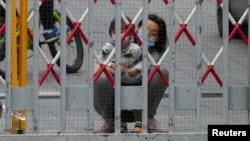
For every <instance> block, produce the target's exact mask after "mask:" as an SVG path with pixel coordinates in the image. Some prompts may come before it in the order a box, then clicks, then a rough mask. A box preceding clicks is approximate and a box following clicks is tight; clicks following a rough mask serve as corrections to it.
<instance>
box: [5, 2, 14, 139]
mask: <svg viewBox="0 0 250 141" xmlns="http://www.w3.org/2000/svg"><path fill="white" fill-rule="evenodd" d="M11 7H12V5H11V0H6V15H5V17H6V37H7V38H6V75H5V78H6V87H7V89H6V99H5V106H6V115H5V133H6V134H8V133H10V132H9V131H10V127H11V87H12V86H11V85H13V83H12V82H11V78H12V77H11V74H12V73H11V72H12V67H11V66H12V64H11V59H12V58H11V45H12V43H11Z"/></svg>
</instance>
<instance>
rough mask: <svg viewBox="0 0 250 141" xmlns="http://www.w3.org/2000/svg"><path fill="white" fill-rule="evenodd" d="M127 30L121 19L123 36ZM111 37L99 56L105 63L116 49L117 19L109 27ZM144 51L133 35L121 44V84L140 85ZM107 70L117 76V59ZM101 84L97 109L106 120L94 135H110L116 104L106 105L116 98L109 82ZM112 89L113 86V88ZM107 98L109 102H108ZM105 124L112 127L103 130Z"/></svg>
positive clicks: (96, 94) (98, 89) (97, 66)
mask: <svg viewBox="0 0 250 141" xmlns="http://www.w3.org/2000/svg"><path fill="white" fill-rule="evenodd" d="M127 19H128V20H129V21H131V19H130V18H128V17H127ZM125 30H126V24H125V22H124V21H123V20H122V19H121V32H122V35H123V34H124V32H125ZM109 35H110V37H111V38H112V39H111V40H110V41H109V42H107V43H106V44H105V45H104V46H103V48H102V50H101V52H100V55H99V59H100V60H101V61H102V62H104V61H105V60H106V59H107V58H108V56H109V55H110V53H111V52H112V50H113V49H115V18H114V19H113V20H112V21H111V23H110V27H109ZM141 61H142V50H141V47H139V46H138V45H137V44H135V43H133V40H132V34H129V35H127V37H126V38H125V40H124V41H123V42H121V66H120V68H121V84H122V85H132V84H136V83H140V81H141V79H142V78H141V77H142V75H141V71H142V63H141ZM99 68H100V67H99V65H96V66H95V68H94V74H96V72H97V71H98V69H99ZM106 69H107V70H108V71H109V72H110V73H111V74H112V75H113V76H115V70H116V66H115V57H114V56H113V57H112V59H111V60H110V62H109V63H108V64H107V67H106ZM99 79H101V80H100V81H101V82H103V81H102V80H105V81H106V79H104V78H103V76H101V77H100V78H99ZM101 82H98V80H97V85H95V92H94V93H95V109H96V111H97V112H98V113H99V114H100V115H101V116H102V117H103V119H104V120H105V121H104V122H101V123H99V124H97V126H96V127H95V128H94V131H93V132H94V133H102V132H105V133H107V132H108V133H109V132H114V112H113V111H114V105H113V104H114V102H112V103H105V101H109V100H110V99H112V98H113V97H114V88H110V86H107V84H108V82H107V81H106V82H105V83H106V85H103V88H101V87H102V85H100V83H101ZM111 87H112V86H111ZM104 89H108V90H110V91H108V90H107V91H105V90H104ZM106 98H107V100H106ZM103 123H109V124H110V126H107V128H103ZM121 132H122V133H125V132H127V125H126V124H125V123H121Z"/></svg>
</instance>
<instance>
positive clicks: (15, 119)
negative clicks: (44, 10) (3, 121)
mask: <svg viewBox="0 0 250 141" xmlns="http://www.w3.org/2000/svg"><path fill="white" fill-rule="evenodd" d="M11 2H12V6H11V15H12V25H11V26H12V28H11V32H12V43H13V44H12V59H11V60H12V63H13V66H12V82H13V87H17V86H18V82H19V86H20V87H26V86H27V59H26V56H27V15H28V13H27V10H28V1H27V0H22V1H20V41H19V43H20V48H19V56H17V44H16V43H17V38H16V29H17V27H16V24H17V22H16V2H15V1H11ZM18 57H19V62H18V63H19V64H18V63H17V58H18ZM17 66H18V67H17ZM18 72H19V78H20V79H19V81H18ZM26 114H27V112H26V110H18V111H13V115H12V116H11V121H12V122H11V124H12V125H11V133H12V134H23V133H25V129H26Z"/></svg>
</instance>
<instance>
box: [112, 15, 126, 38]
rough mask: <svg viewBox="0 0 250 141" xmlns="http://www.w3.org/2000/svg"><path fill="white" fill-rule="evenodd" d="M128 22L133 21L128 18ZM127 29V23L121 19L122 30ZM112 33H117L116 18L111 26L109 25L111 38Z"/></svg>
mask: <svg viewBox="0 0 250 141" xmlns="http://www.w3.org/2000/svg"><path fill="white" fill-rule="evenodd" d="M126 18H127V20H128V21H129V22H131V19H130V18H129V17H127V16H126ZM126 28H127V25H126V23H125V22H124V21H123V20H122V19H121V30H122V31H123V30H125V29H126ZM112 32H115V18H113V20H112V21H111V23H110V25H109V36H110V37H111V35H112Z"/></svg>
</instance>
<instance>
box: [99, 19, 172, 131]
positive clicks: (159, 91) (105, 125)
mask: <svg viewBox="0 0 250 141" xmlns="http://www.w3.org/2000/svg"><path fill="white" fill-rule="evenodd" d="M166 30H167V27H166V24H165V22H164V20H163V19H161V18H160V17H158V16H157V15H154V14H150V15H149V16H148V39H149V40H148V41H149V42H148V47H149V48H148V51H149V53H150V54H151V55H152V57H153V58H154V60H155V61H156V62H157V61H158V60H159V59H160V57H161V56H162V54H163V52H164V51H165V49H166V46H167V31H166ZM141 32H142V21H141V22H139V25H138V35H141V34H140V33H141ZM148 63H150V62H149V61H148ZM152 68H153V65H152V64H149V65H148V70H149V72H150V70H151V69H152ZM161 70H162V72H163V73H164V74H165V76H166V77H168V71H167V70H166V69H165V68H161ZM165 90H166V86H165V85H164V83H163V81H162V79H161V78H160V77H159V75H155V76H154V78H153V79H152V80H151V82H150V84H149V85H148V132H161V133H162V132H164V133H165V132H167V129H166V128H164V127H163V126H161V125H160V124H159V123H158V122H157V121H156V120H155V118H154V115H155V114H156V110H157V107H158V105H159V103H160V101H161V99H162V97H163V95H164V92H165ZM114 93H115V90H114V88H113V86H111V85H110V83H109V82H108V79H107V78H106V76H105V75H104V74H103V75H101V76H100V78H99V79H98V81H97V82H96V84H95V85H94V106H95V110H96V111H97V113H98V114H100V115H101V116H102V118H103V119H104V121H101V122H100V123H98V124H97V125H96V126H95V127H94V133H104V132H110V131H111V132H112V130H113V128H114V102H115V101H114V98H115V95H114ZM131 115H133V113H132V112H127V111H122V113H121V119H122V122H123V121H127V120H126V118H125V117H126V116H128V117H131ZM133 121H135V120H133ZM121 125H124V124H123V123H122V124H121ZM123 128H124V127H123ZM136 128H137V127H136ZM121 129H122V128H121Z"/></svg>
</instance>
